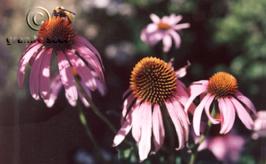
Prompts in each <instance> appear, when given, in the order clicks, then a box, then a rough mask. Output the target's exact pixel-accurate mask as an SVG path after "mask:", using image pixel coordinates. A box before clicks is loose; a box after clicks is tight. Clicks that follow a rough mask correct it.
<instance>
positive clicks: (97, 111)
mask: <svg viewBox="0 0 266 164" xmlns="http://www.w3.org/2000/svg"><path fill="white" fill-rule="evenodd" d="M87 100H88V102H89V103H90V106H91V109H92V111H93V113H94V114H96V115H97V116H98V117H99V118H100V119H101V120H102V121H103V122H104V123H105V124H106V125H107V126H108V127H109V128H110V130H111V131H112V132H113V133H116V129H115V128H114V126H113V124H112V123H111V122H110V121H109V120H108V119H107V118H106V117H105V116H104V115H103V114H102V113H101V112H100V111H99V109H98V108H97V106H96V105H95V104H94V103H93V101H92V100H91V98H89V97H88V96H87Z"/></svg>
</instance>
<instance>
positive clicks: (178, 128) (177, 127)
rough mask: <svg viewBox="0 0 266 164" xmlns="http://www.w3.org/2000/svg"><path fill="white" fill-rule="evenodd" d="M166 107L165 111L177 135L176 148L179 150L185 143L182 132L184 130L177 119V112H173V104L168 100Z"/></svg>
mask: <svg viewBox="0 0 266 164" xmlns="http://www.w3.org/2000/svg"><path fill="white" fill-rule="evenodd" d="M165 105H166V108H167V111H168V113H169V116H170V118H171V120H172V122H173V124H174V126H175V130H176V134H177V136H178V143H179V145H178V148H176V149H177V150H180V149H181V148H183V147H184V145H185V137H186V135H185V134H184V130H183V128H182V126H181V123H180V121H179V119H178V115H177V113H176V112H175V109H174V107H173V105H172V104H171V103H170V102H169V103H166V104H165Z"/></svg>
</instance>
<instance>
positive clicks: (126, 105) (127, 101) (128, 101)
mask: <svg viewBox="0 0 266 164" xmlns="http://www.w3.org/2000/svg"><path fill="white" fill-rule="evenodd" d="M134 99H135V98H134V96H133V95H132V94H131V95H129V97H128V98H127V99H125V101H124V103H123V109H122V117H121V121H123V119H125V117H126V115H127V113H128V110H129V107H130V106H132V105H133V104H132V103H133V100H134Z"/></svg>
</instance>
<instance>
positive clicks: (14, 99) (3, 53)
mask: <svg viewBox="0 0 266 164" xmlns="http://www.w3.org/2000/svg"><path fill="white" fill-rule="evenodd" d="M0 4H1V5H0V22H1V23H0V34H1V35H0V38H1V40H0V88H1V90H0V163H3V164H59V163H60V164H61V163H62V164H68V163H75V162H74V161H78V160H77V159H78V157H79V155H80V154H81V157H82V158H81V159H83V160H84V159H87V160H89V161H90V160H92V158H94V157H95V155H94V154H95V152H94V149H93V148H92V147H93V146H92V144H91V142H90V140H89V139H88V137H87V136H86V134H85V131H84V129H83V127H82V126H81V124H80V122H79V119H78V110H77V109H76V108H72V107H70V105H69V104H68V103H67V101H66V99H65V97H64V93H63V90H62V91H61V94H60V96H59V98H58V100H57V101H56V104H55V105H54V107H53V108H51V109H48V108H46V107H45V105H44V103H43V102H36V101H34V100H33V99H32V98H31V96H30V95H29V89H28V82H27V81H26V83H25V87H24V88H23V89H19V88H18V86H17V83H16V70H17V62H18V59H19V57H20V55H21V53H22V50H23V48H24V47H25V44H18V43H12V45H7V42H6V38H10V37H22V38H23V37H24V38H25V37H30V38H33V37H34V35H35V34H36V32H35V31H32V30H31V29H30V28H29V27H28V26H27V24H26V21H25V18H26V13H27V11H28V10H29V9H31V8H33V7H35V6H42V7H45V8H47V9H48V10H49V11H50V12H51V11H52V9H53V8H55V7H56V6H64V7H65V8H67V9H69V10H71V11H74V12H75V13H77V16H76V18H75V20H74V22H73V24H74V26H75V29H76V31H77V33H78V34H80V35H83V36H85V37H86V38H87V39H88V40H90V41H91V42H92V43H93V44H94V45H95V47H96V48H97V49H98V50H99V51H100V53H101V55H102V58H103V62H104V65H105V76H106V82H107V87H108V92H107V95H106V96H104V97H101V96H100V95H99V94H97V93H95V94H94V95H93V99H94V102H95V104H96V105H97V106H98V107H99V109H100V110H101V111H102V112H103V113H104V114H105V115H107V116H108V118H109V119H110V121H111V122H112V123H114V124H115V126H116V128H119V127H120V125H119V120H120V112H121V106H122V98H121V97H122V94H123V92H124V91H125V90H126V89H127V87H128V84H129V76H130V71H131V69H132V67H133V66H134V65H135V63H136V62H137V61H138V60H139V59H141V58H142V57H144V56H161V50H160V45H158V46H157V47H154V48H151V47H148V46H146V45H145V44H144V43H143V42H142V41H141V40H140V37H139V35H140V31H141V29H142V28H144V27H145V25H146V24H148V23H150V21H151V20H150V19H149V15H150V13H156V14H157V15H159V16H163V15H168V14H171V13H176V14H182V15H183V20H182V22H189V23H190V24H191V28H189V29H185V30H183V31H182V32H181V37H182V44H181V47H180V48H179V49H174V48H173V49H171V51H170V53H169V54H168V56H167V57H168V59H170V58H175V61H174V65H175V67H176V68H179V67H181V66H183V65H185V64H186V61H187V60H189V61H190V62H191V63H192V65H191V67H190V68H189V71H188V75H187V76H186V77H185V78H184V79H183V81H184V82H185V84H186V85H189V84H190V83H191V82H193V81H195V80H201V79H208V78H209V77H210V76H211V75H212V74H213V73H214V72H217V71H220V70H223V71H228V72H230V73H232V74H233V75H235V76H236V77H237V78H238V80H239V87H240V90H241V91H242V92H243V93H244V94H245V95H247V96H248V97H249V98H250V99H251V100H252V101H253V102H254V104H255V106H256V107H257V109H258V110H262V109H265V93H266V87H265V81H266V79H265V78H266V72H265V67H266V66H265V63H266V41H265V37H266V19H265V16H266V1H265V0H254V1H248V0H231V1H229V0H219V1H213V0H199V1H196V0H128V1H123V0H97V1H96V0H95V1H93V0H87V1H86V0H81V1H52V0H46V1H44V0H38V1H23V0H17V1H15V0H0ZM26 79H28V78H26ZM85 110H86V114H87V120H88V122H89V125H90V127H91V129H92V131H93V133H94V135H95V138H96V140H97V142H98V144H99V145H100V146H101V148H102V151H103V154H104V155H105V158H106V160H107V161H110V160H111V159H112V160H113V161H114V160H116V155H117V151H116V150H115V149H113V148H112V147H111V144H112V139H113V136H114V134H113V133H112V132H111V131H110V130H109V129H108V128H107V127H106V126H105V125H104V124H103V123H102V122H101V121H100V120H99V119H98V118H97V117H96V116H95V115H94V114H93V113H92V112H91V110H90V109H85ZM235 127H236V129H238V130H236V131H237V132H238V133H240V134H241V135H242V136H245V137H248V136H249V135H250V133H249V132H247V131H245V130H241V129H243V128H244V127H243V126H241V125H239V126H235ZM239 129H240V130H239ZM255 144H258V147H257V148H256V149H254V148H248V147H247V150H245V151H244V154H243V155H242V156H241V159H240V163H248V162H250V163H254V162H255V161H256V160H258V159H259V158H260V151H259V150H260V148H259V147H260V146H261V147H263V146H265V145H262V144H260V143H257V142H255ZM155 158H157V157H155ZM133 161H134V160H133ZM76 163H78V162H76ZM80 164H81V163H80Z"/></svg>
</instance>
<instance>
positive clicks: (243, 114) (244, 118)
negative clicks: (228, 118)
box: [231, 97, 254, 129]
mask: <svg viewBox="0 0 266 164" xmlns="http://www.w3.org/2000/svg"><path fill="white" fill-rule="evenodd" d="M231 101H232V103H233V105H234V107H235V110H236V113H237V115H238V117H239V119H240V120H241V122H242V123H243V124H244V125H245V126H246V127H247V128H248V129H252V126H253V124H254V122H253V120H252V118H251V116H250V115H249V113H248V112H247V111H246V109H245V108H244V107H243V106H242V104H241V103H240V102H238V101H237V100H236V99H235V98H233V97H232V98H231Z"/></svg>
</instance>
